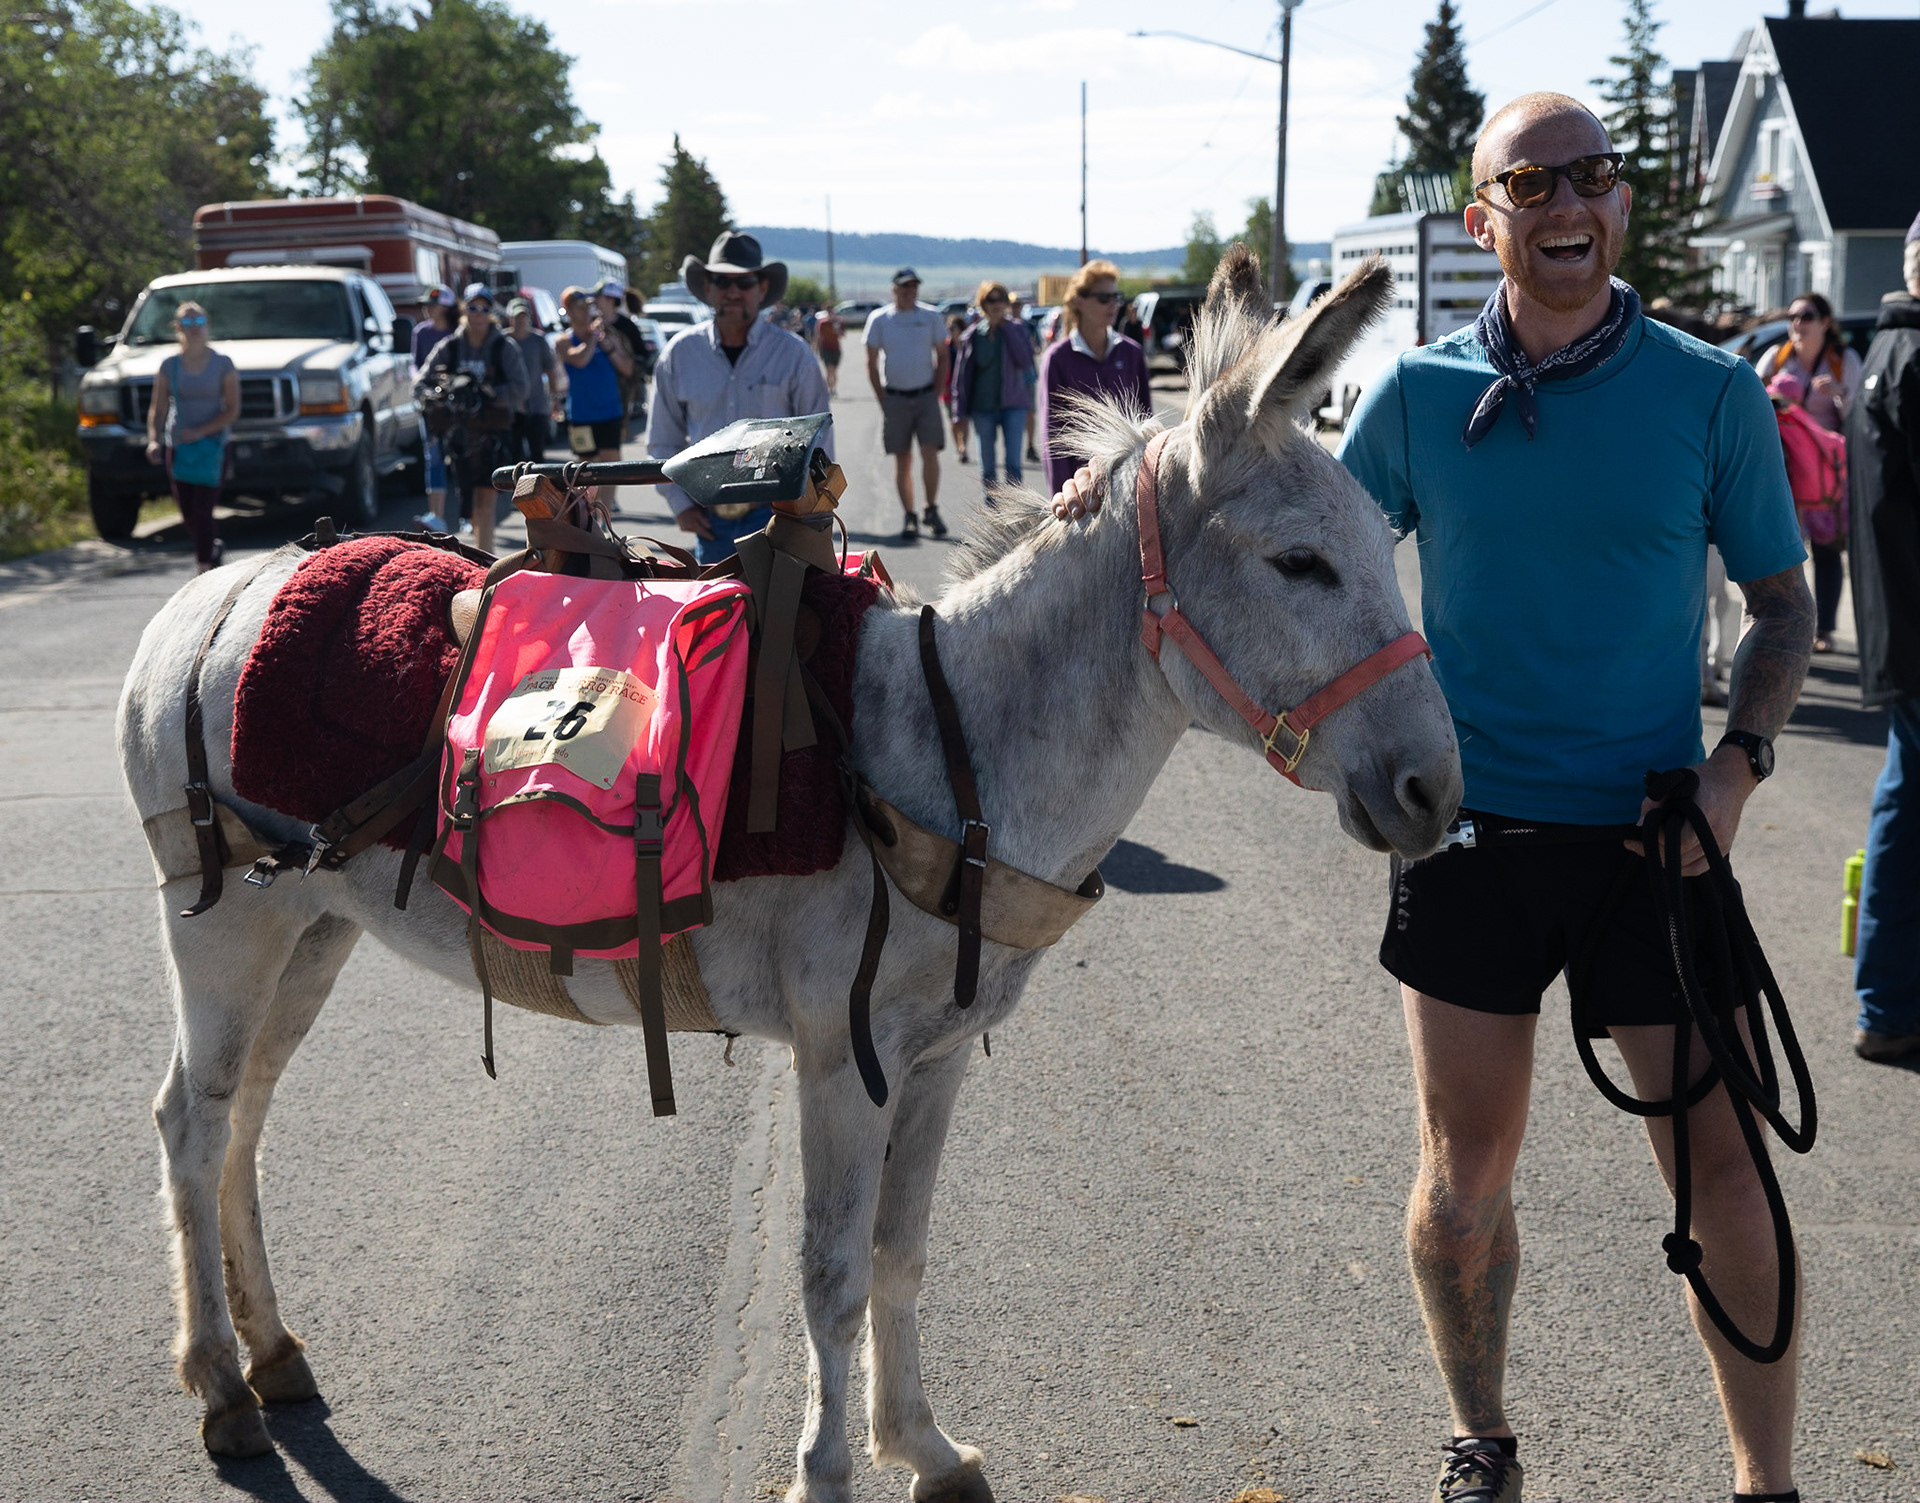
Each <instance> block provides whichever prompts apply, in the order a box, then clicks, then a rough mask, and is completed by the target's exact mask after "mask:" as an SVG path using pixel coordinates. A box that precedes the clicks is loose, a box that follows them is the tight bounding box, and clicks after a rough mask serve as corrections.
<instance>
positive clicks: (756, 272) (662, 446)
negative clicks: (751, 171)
mask: <svg viewBox="0 0 1920 1503" xmlns="http://www.w3.org/2000/svg"><path fill="white" fill-rule="evenodd" d="M680 276H681V278H682V280H684V281H685V282H686V284H687V290H688V291H690V292H691V293H692V294H693V295H694V296H695V297H697V298H699V299H700V301H701V302H703V303H705V304H707V305H708V306H709V307H711V308H712V309H713V317H712V318H711V319H709V320H707V321H706V322H705V323H699V324H695V325H694V326H693V327H692V328H691V329H688V330H686V331H685V332H683V333H681V334H677V335H675V336H674V340H673V343H671V344H670V345H668V346H667V350H666V353H665V354H664V355H662V356H661V357H660V363H659V364H658V365H656V366H655V367H654V370H653V421H652V424H651V427H650V428H649V431H648V433H647V445H648V450H647V452H648V453H649V454H651V455H652V456H653V457H654V458H655V459H671V458H672V457H673V456H674V455H675V454H678V453H679V452H680V451H681V450H682V449H684V448H686V446H687V445H688V444H692V443H698V442H699V441H700V440H701V439H703V438H707V437H709V436H711V435H712V434H715V433H718V432H719V431H720V430H721V429H722V428H724V427H726V426H727V425H728V424H729V423H733V422H737V421H739V419H741V418H778V417H807V416H810V415H811V414H813V413H816V412H825V411H826V410H827V383H826V380H825V378H824V377H822V376H821V374H820V362H819V361H817V360H815V359H814V358H813V351H812V350H810V349H809V348H808V347H807V342H806V341H805V340H804V339H802V338H801V337H800V336H799V335H797V334H790V333H788V332H787V331H786V330H785V329H776V328H774V327H773V325H771V324H769V323H768V322H767V321H766V320H765V319H763V318H761V317H760V305H761V303H762V302H766V301H771V302H778V301H779V300H780V297H781V295H782V294H783V293H784V292H785V291H786V290H787V265H786V263H785V262H784V261H765V260H763V259H762V256H761V251H760V242H759V241H758V240H755V239H754V238H753V236H751V235H743V234H741V233H740V232H739V231H737V230H727V231H725V232H724V233H723V234H722V235H721V236H720V238H719V239H717V240H715V241H714V242H713V249H712V250H711V251H709V252H708V253H707V259H706V260H705V261H704V262H702V261H701V260H700V258H699V257H698V256H688V257H687V258H686V260H685V261H683V262H681V263H680ZM823 447H824V448H825V449H826V451H827V457H828V458H832V457H833V432H832V430H831V429H829V430H828V431H827V434H826V436H825V440H824V443H823ZM662 490H663V491H664V492H665V493H666V499H667V504H668V505H670V506H671V507H672V508H673V512H674V519H675V521H677V522H678V523H679V525H680V527H681V529H682V530H684V531H686V532H691V533H693V534H695V535H696V536H697V538H698V539H699V541H697V542H696V543H695V544H694V550H693V551H694V553H695V555H696V556H697V557H698V558H699V560H700V562H701V563H703V564H713V563H719V562H720V561H721V560H722V559H728V558H732V557H733V552H734V549H733V543H734V539H735V538H740V537H745V536H746V535H747V534H748V533H750V532H758V531H760V529H761V528H763V527H765V526H766V525H767V523H768V522H770V521H771V520H772V519H773V508H772V507H770V506H768V505H766V504H765V503H761V502H754V503H738V504H729V505H719V506H715V507H714V508H713V509H712V510H711V511H710V512H709V511H707V510H706V509H704V508H702V507H701V506H700V505H699V503H697V502H696V501H695V500H694V499H693V497H691V496H689V495H688V494H687V493H686V492H685V491H683V490H681V489H680V487H679V486H677V485H670V486H663V487H662Z"/></svg>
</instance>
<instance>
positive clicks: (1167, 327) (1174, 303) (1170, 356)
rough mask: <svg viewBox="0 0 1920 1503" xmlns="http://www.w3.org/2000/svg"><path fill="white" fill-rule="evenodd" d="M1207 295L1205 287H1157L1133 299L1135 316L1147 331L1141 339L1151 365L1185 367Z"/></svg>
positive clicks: (1171, 367)
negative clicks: (1191, 340)
mask: <svg viewBox="0 0 1920 1503" xmlns="http://www.w3.org/2000/svg"><path fill="white" fill-rule="evenodd" d="M1206 296H1207V289H1206V288H1204V287H1156V288H1154V289H1153V290H1151V291H1149V292H1143V293H1141V294H1140V296H1138V297H1137V298H1135V299H1134V300H1133V316H1134V317H1135V318H1137V319H1138V320H1139V321H1140V328H1141V332H1142V333H1144V334H1145V335H1146V337H1145V338H1144V339H1142V340H1141V341H1140V343H1141V344H1142V345H1143V346H1145V348H1146V352H1147V366H1148V368H1149V369H1161V370H1166V369H1172V370H1182V369H1184V368H1185V365H1186V358H1187V340H1188V338H1189V337H1190V336H1191V334H1192V333H1193V316H1194V314H1196V313H1198V312H1199V311H1200V304H1201V303H1202V302H1204V301H1205V300H1206Z"/></svg>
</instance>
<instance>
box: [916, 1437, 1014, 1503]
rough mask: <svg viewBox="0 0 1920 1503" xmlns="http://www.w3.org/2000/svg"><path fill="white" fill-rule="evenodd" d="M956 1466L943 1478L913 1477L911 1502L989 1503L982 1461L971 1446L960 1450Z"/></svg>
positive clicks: (980, 1456)
mask: <svg viewBox="0 0 1920 1503" xmlns="http://www.w3.org/2000/svg"><path fill="white" fill-rule="evenodd" d="M960 1458H961V1459H960V1465H959V1466H958V1467H957V1468H955V1469H954V1470H953V1471H951V1472H948V1473H947V1474H946V1475H945V1476H944V1477H915V1478H914V1479H913V1491H912V1493H911V1494H909V1496H910V1497H911V1498H912V1499H913V1503H993V1489H992V1488H990V1487H988V1486H987V1474H986V1470H985V1468H986V1460H987V1458H986V1457H985V1456H983V1455H982V1454H981V1453H980V1452H979V1451H977V1450H975V1449H974V1448H973V1447H972V1446H962V1447H960Z"/></svg>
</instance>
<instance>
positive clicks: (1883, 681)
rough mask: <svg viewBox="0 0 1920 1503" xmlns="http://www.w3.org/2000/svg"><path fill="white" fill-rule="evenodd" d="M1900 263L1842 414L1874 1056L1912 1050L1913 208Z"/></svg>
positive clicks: (1866, 987) (1917, 443) (1916, 559)
mask: <svg viewBox="0 0 1920 1503" xmlns="http://www.w3.org/2000/svg"><path fill="white" fill-rule="evenodd" d="M1905 272H1906V282H1907V290H1906V291H1905V292H1890V293H1888V294H1887V295H1886V297H1884V298H1882V299H1881V301H1880V322H1879V332H1878V333H1876V334H1875V336H1874V340H1873V344H1872V345H1871V346H1870V347H1869V348H1868V350H1867V358H1866V363H1865V365H1864V367H1863V369H1862V371H1861V377H1860V386H1859V396H1858V398H1857V400H1856V401H1855V402H1854V403H1853V404H1852V408H1851V410H1850V411H1849V412H1848V414H1847V470H1848V474H1849V477H1850V483H1851V486H1852V493H1853V523H1854V532H1853V549H1852V552H1853V620H1854V630H1855V632H1856V633H1857V634H1858V636H1859V639H1860V697H1861V699H1862V700H1863V701H1865V702H1866V703H1867V704H1869V705H1885V706H1886V708H1887V719H1888V721H1889V726H1888V734H1887V761H1886V765H1885V767H1883V768H1882V769H1881V772H1880V780H1879V781H1878V782H1877V783H1875V784H1874V788H1873V814H1872V818H1871V820H1870V822H1869V823H1868V825H1867V861H1866V868H1865V870H1864V871H1863V872H1862V873H1861V875H1860V925H1859V929H1858V931H1857V933H1856V936H1855V944H1854V963H1853V984H1854V990H1855V991H1856V992H1857V993H1858V994H1859V999H1860V1018H1859V1032H1858V1033H1856V1034H1855V1035H1854V1043H1853V1047H1854V1051H1855V1052H1856V1053H1858V1054H1859V1055H1860V1056H1861V1057H1862V1058H1863V1059H1872V1060H1893V1059H1900V1058H1903V1057H1905V1056H1907V1055H1911V1054H1916V1053H1920V219H1915V220H1914V222H1913V228H1912V229H1910V230H1908V231H1907V245H1906V266H1905Z"/></svg>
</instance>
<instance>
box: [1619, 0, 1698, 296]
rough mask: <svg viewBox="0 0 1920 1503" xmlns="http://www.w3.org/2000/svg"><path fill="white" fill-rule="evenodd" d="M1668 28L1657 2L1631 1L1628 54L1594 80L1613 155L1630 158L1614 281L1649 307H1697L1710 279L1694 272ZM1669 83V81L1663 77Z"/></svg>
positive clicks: (1690, 207) (1691, 202) (1689, 194)
mask: <svg viewBox="0 0 1920 1503" xmlns="http://www.w3.org/2000/svg"><path fill="white" fill-rule="evenodd" d="M1665 24H1666V23H1665V22H1663V21H1656V20H1654V19H1653V3H1652V0H1627V16H1626V29H1627V46H1626V50H1625V51H1624V52H1623V53H1621V54H1620V55H1618V56H1616V57H1610V58H1608V59H1607V61H1608V62H1610V63H1611V64H1613V66H1614V67H1615V68H1616V69H1618V70H1619V71H1618V72H1617V73H1616V74H1615V75H1614V76H1613V77H1611V78H1596V79H1594V80H1593V82H1594V84H1595V86H1596V87H1598V88H1599V90H1600V97H1601V98H1602V99H1604V100H1605V101H1606V102H1607V103H1608V104H1610V105H1612V106H1613V108H1612V109H1611V110H1609V111H1608V113H1607V114H1606V115H1605V116H1603V117H1602V119H1603V122H1604V123H1605V125H1606V127H1607V134H1608V135H1610V136H1611V137H1612V138H1613V149H1614V150H1615V151H1617V152H1619V153H1620V154H1621V155H1622V156H1624V157H1625V158H1626V169H1625V170H1626V178H1627V182H1628V183H1629V184H1630V185H1631V186H1632V188H1633V212H1632V213H1631V215H1629V216H1628V219H1627V233H1626V239H1625V243H1624V245H1623V247H1622V250H1621V255H1620V265H1619V267H1618V268H1617V270H1616V272H1615V275H1617V276H1619V277H1620V278H1621V279H1622V280H1623V281H1625V282H1628V283H1630V284H1632V286H1633V287H1634V289H1635V290H1636V291H1637V292H1639V294H1640V296H1641V297H1642V298H1643V299H1644V300H1645V301H1646V302H1648V303H1651V302H1653V301H1654V300H1655V299H1656V298H1666V299H1670V300H1671V301H1673V302H1675V303H1680V304H1685V303H1687V302H1689V301H1694V300H1697V299H1698V298H1699V296H1700V294H1701V293H1702V292H1703V291H1704V289H1705V286H1706V283H1707V280H1708V278H1709V277H1710V276H1711V272H1710V271H1709V270H1707V269H1705V268H1698V267H1694V266H1691V265H1690V264H1689V259H1690V258H1689V256H1688V254H1687V234H1688V231H1689V229H1690V228H1691V225H1692V222H1693V211H1694V208H1695V206H1696V204H1695V195H1694V192H1693V189H1692V186H1691V185H1690V184H1689V183H1688V182H1687V181H1686V180H1685V174H1684V173H1683V172H1682V171H1681V166H1682V160H1681V159H1682V155H1683V152H1684V146H1685V143H1684V142H1682V141H1681V140H1680V139H1679V134H1678V132H1679V112H1678V111H1677V110H1676V108H1675V105H1674V94H1673V80H1672V74H1671V72H1670V70H1669V69H1668V67H1667V60H1666V58H1664V57H1663V56H1661V54H1660V51H1659V49H1658V47H1657V46H1656V45H1655V43H1656V39H1657V37H1658V34H1659V31H1660V28H1661V27H1662V26H1663V25H1665ZM1663 75H1664V76H1663Z"/></svg>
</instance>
